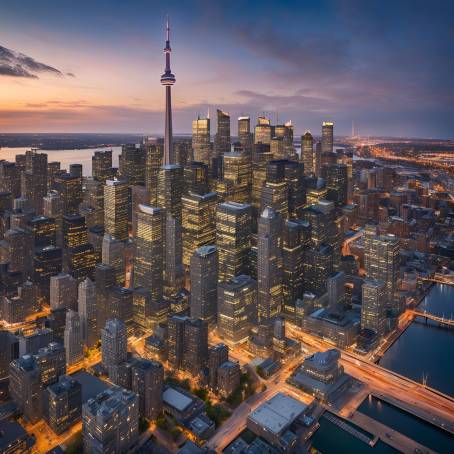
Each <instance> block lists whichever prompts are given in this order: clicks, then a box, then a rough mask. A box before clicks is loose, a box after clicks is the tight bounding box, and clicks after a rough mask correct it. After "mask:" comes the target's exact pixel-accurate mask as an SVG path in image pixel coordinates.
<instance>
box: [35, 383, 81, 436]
mask: <svg viewBox="0 0 454 454" xmlns="http://www.w3.org/2000/svg"><path fill="white" fill-rule="evenodd" d="M81 414H82V386H81V384H80V383H79V382H78V381H77V380H75V379H73V378H71V377H70V376H69V375H62V376H61V377H60V378H59V380H58V383H54V384H53V385H50V386H48V387H47V388H46V390H45V392H44V399H43V416H44V419H45V420H46V422H47V424H49V427H50V428H51V429H52V430H53V431H54V432H55V433H56V434H61V433H63V432H64V431H65V430H67V429H69V428H70V427H71V426H72V425H73V424H74V423H76V422H77V421H78V420H80V417H81Z"/></svg>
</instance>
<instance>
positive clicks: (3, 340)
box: [0, 330, 19, 379]
mask: <svg viewBox="0 0 454 454" xmlns="http://www.w3.org/2000/svg"><path fill="white" fill-rule="evenodd" d="M0 345H2V346H3V348H2V349H1V351H0V379H4V378H7V377H8V375H9V364H10V362H11V361H13V360H15V359H17V358H18V357H19V339H18V338H17V337H16V336H15V335H14V334H13V333H10V332H9V331H6V330H0Z"/></svg>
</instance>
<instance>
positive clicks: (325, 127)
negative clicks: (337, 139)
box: [321, 121, 334, 153]
mask: <svg viewBox="0 0 454 454" xmlns="http://www.w3.org/2000/svg"><path fill="white" fill-rule="evenodd" d="M333 144H334V123H332V122H330V121H324V122H323V123H322V149H321V152H322V153H325V152H332V151H333Z"/></svg>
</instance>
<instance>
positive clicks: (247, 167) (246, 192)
mask: <svg viewBox="0 0 454 454" xmlns="http://www.w3.org/2000/svg"><path fill="white" fill-rule="evenodd" d="M223 162H224V164H223V178H222V180H219V181H218V184H217V192H218V194H219V197H220V199H221V200H223V201H231V202H238V203H249V201H250V191H251V183H252V165H251V158H250V156H248V155H246V154H244V153H238V152H229V153H225V154H224V159H223Z"/></svg>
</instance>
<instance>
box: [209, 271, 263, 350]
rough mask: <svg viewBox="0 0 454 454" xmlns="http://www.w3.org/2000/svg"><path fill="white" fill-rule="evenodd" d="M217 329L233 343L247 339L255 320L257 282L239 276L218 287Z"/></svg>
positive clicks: (244, 276) (248, 277)
mask: <svg viewBox="0 0 454 454" xmlns="http://www.w3.org/2000/svg"><path fill="white" fill-rule="evenodd" d="M217 319H218V328H219V332H220V333H221V334H222V337H223V338H225V339H227V340H228V341H230V342H233V343H241V342H244V341H246V340H247V339H248V337H249V331H250V330H251V328H252V325H253V323H255V321H256V319H257V282H256V281H255V280H254V279H252V278H251V277H250V276H246V275H244V274H243V275H240V276H236V277H234V278H232V279H229V280H227V281H224V282H220V283H219V285H218V317H217Z"/></svg>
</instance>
